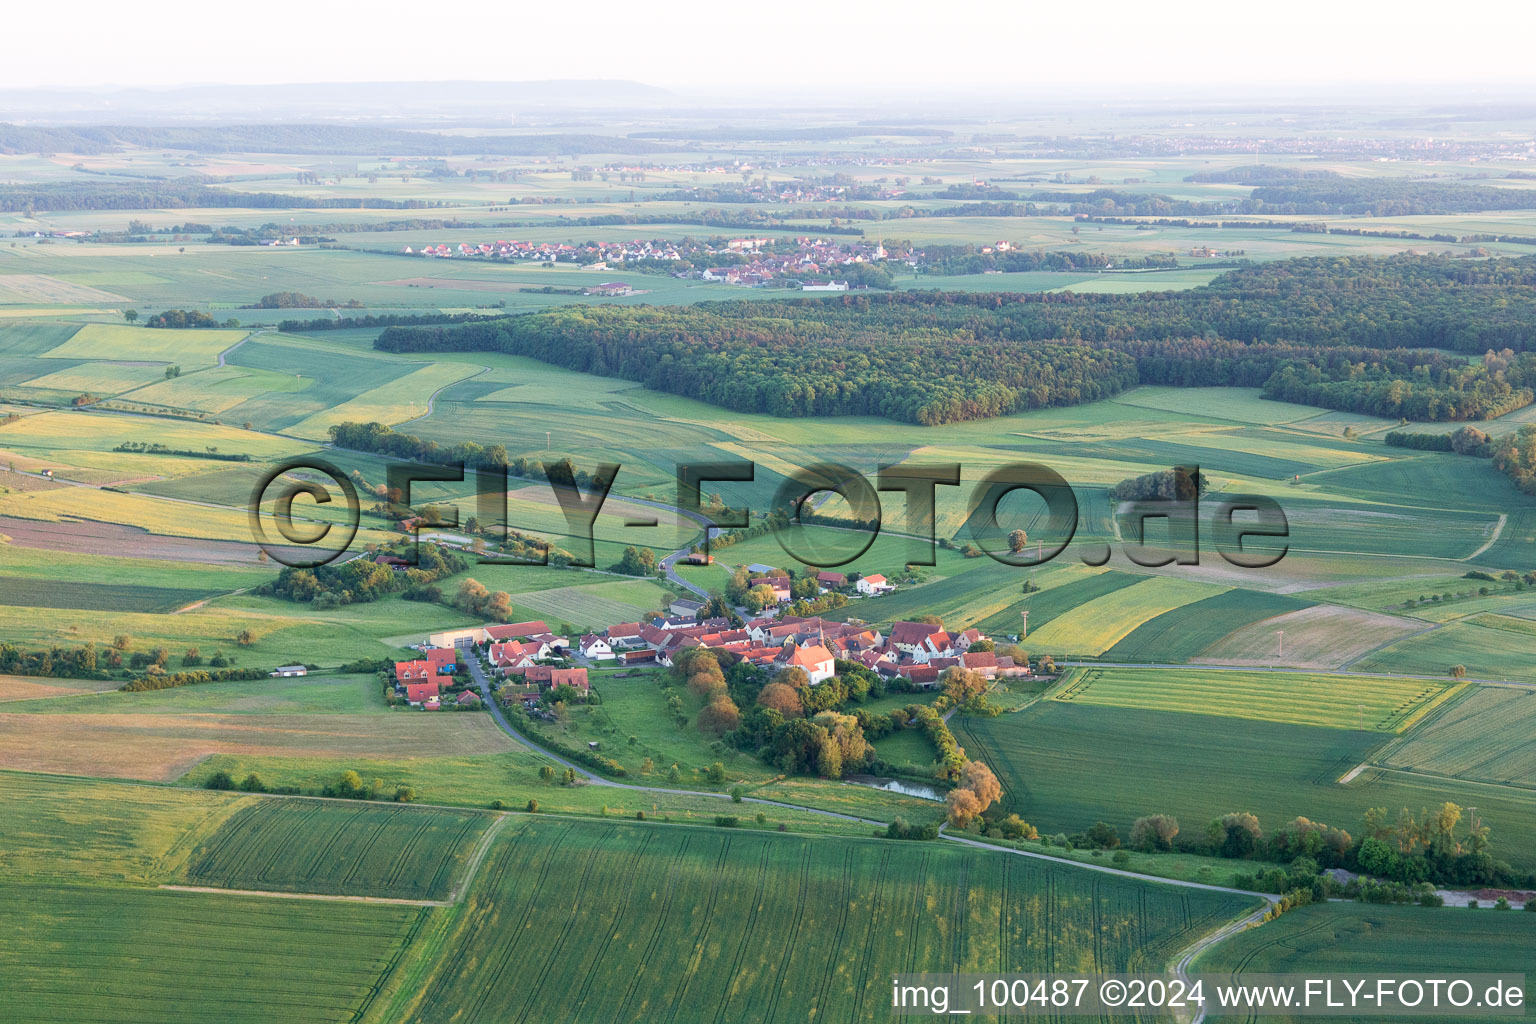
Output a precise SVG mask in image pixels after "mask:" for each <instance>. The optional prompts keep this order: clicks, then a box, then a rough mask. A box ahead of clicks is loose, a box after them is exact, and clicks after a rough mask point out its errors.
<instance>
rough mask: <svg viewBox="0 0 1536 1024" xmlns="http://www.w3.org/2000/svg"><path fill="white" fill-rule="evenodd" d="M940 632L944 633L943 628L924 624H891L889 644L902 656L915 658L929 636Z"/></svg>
mask: <svg viewBox="0 0 1536 1024" xmlns="http://www.w3.org/2000/svg"><path fill="white" fill-rule="evenodd" d="M942 632H944V627H943V626H934V625H930V624H929V623H926V622H893V623H891V635H890V644H891V646H892V647H894V648H896V650H898V651H900V652H901V653H902V654H905V655H907V656H909V657H915V656H916V655H917V652H918V651H919V650H920V649H922V647H923V644H924V642H925V641H926V640H927V639H928V637H929V635H931V634H933V633H942Z"/></svg>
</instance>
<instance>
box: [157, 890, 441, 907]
mask: <svg viewBox="0 0 1536 1024" xmlns="http://www.w3.org/2000/svg"><path fill="white" fill-rule="evenodd" d="M159 888H161V889H169V890H171V891H172V892H204V893H217V894H219V895H221V896H267V897H270V898H272V899H280V900H324V901H326V902H329V903H393V904H396V905H400V906H407V907H450V906H452V905H453V904H452V903H451V902H449V901H448V900H408V899H402V898H400V897H398V896H332V895H329V894H322V893H317V892H281V891H279V890H276V889H220V888H219V887H218V886H214V885H162V886H159Z"/></svg>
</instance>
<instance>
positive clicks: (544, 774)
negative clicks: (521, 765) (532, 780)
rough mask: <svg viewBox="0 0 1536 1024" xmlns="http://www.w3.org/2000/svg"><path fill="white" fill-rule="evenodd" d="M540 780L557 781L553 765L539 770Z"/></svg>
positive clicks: (544, 766)
mask: <svg viewBox="0 0 1536 1024" xmlns="http://www.w3.org/2000/svg"><path fill="white" fill-rule="evenodd" d="M539 778H540V779H541V780H543V781H544V782H554V781H555V769H554V766H553V765H548V764H546V765H543V766H541V767H540V768H539Z"/></svg>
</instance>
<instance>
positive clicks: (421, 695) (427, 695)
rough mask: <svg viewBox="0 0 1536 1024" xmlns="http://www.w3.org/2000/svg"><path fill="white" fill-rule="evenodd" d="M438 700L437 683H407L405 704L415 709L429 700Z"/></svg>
mask: <svg viewBox="0 0 1536 1024" xmlns="http://www.w3.org/2000/svg"><path fill="white" fill-rule="evenodd" d="M429 699H430V700H437V699H438V693H437V684H436V683H407V684H405V702H406V703H407V704H409V705H410V706H411V707H413V708H419V707H421V706H422V705H423V704H424V703H426V701H428V700H429Z"/></svg>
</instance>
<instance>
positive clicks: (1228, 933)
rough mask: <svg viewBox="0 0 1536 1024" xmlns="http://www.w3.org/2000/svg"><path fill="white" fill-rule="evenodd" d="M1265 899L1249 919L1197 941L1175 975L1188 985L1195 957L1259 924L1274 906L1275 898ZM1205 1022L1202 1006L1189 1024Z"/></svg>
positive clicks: (1184, 957)
mask: <svg viewBox="0 0 1536 1024" xmlns="http://www.w3.org/2000/svg"><path fill="white" fill-rule="evenodd" d="M1256 895H1263V894H1256ZM1264 899H1265V903H1264V906H1263V907H1261V908H1259V909H1258V910H1255V911H1254V912H1253V913H1251V914H1249V915H1248V916H1247V917H1241V918H1238V919H1237V920H1236V921H1233V922H1231V923H1230V924H1227V925H1225V926H1223V927H1221V928H1218V929H1216V930H1215V931H1213V932H1211V933H1210V934H1209V935H1206V936H1204V937H1203V938H1201V939H1199V940H1197V941H1196V942H1195V944H1194V945H1192V946H1190V947H1189V948H1188V949H1186V950H1185V951H1184V953H1183V955H1182V956H1180V957H1179V960H1178V962H1177V963H1176V964H1174V966H1173V972H1174V974H1176V975H1178V976H1179V977H1180V978H1181V979H1183V981H1184V982H1185V984H1186V985H1187V984H1188V983H1189V966H1190V964H1192V963H1194V961H1195V957H1197V956H1199V955H1200V954H1201V953H1204V952H1205V951H1206V950H1208V949H1210V948H1211V947H1212V946H1214V945H1216V944H1217V943H1218V942H1222V941H1224V940H1226V939H1229V938H1231V937H1232V936H1234V935H1236V934H1237V933H1238V932H1241V931H1244V930H1245V929H1247V927H1248V926H1249V925H1254V924H1258V923H1259V921H1260V920H1261V919H1262V918H1263V917H1264V915H1265V914H1267V913H1269V908H1270V907H1271V906H1272V905H1273V904H1274V902H1275V898H1274V897H1273V896H1265V897H1264ZM1204 1020H1205V1006H1204V1005H1203V1004H1202V1005H1201V1007H1200V1010H1199V1012H1198V1013H1196V1014H1195V1015H1194V1017H1193V1018H1191V1019H1190V1022H1189V1024H1201V1022H1202V1021H1204Z"/></svg>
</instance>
